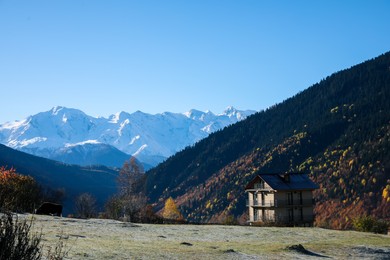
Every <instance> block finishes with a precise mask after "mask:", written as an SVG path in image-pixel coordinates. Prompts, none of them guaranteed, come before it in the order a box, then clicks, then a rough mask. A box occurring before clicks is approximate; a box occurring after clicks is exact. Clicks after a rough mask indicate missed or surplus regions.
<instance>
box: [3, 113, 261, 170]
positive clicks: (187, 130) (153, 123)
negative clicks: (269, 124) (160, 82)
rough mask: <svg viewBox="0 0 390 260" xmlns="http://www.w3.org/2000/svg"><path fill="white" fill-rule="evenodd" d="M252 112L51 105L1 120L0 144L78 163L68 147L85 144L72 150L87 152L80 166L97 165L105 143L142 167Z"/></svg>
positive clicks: (114, 160)
mask: <svg viewBox="0 0 390 260" xmlns="http://www.w3.org/2000/svg"><path fill="white" fill-rule="evenodd" d="M254 112H255V111H252V110H245V111H240V110H237V109H235V108H233V107H228V108H227V109H226V110H225V111H224V112H223V113H221V114H214V113H212V112H210V111H206V112H201V111H199V110H195V109H192V110H190V111H188V112H186V113H172V112H164V113H160V114H155V115H152V114H147V113H144V112H141V111H136V112H134V113H131V114H130V113H127V112H124V111H122V112H118V113H116V114H113V115H110V116H109V117H107V118H104V117H92V116H89V115H87V114H85V113H84V112H83V111H81V110H78V109H74V108H66V107H62V106H56V107H53V108H52V109H51V110H49V111H45V112H40V113H38V114H35V115H32V116H29V117H27V118H26V119H24V120H20V121H13V122H7V123H4V124H1V125H0V143H2V144H5V145H7V146H9V147H11V148H14V149H18V150H21V151H24V152H27V153H31V154H34V155H37V156H41V157H45V158H49V159H55V160H60V161H63V162H67V163H82V162H80V160H76V159H75V160H71V158H76V157H77V156H76V155H73V156H68V155H69V153H73V151H74V149H73V150H72V149H70V147H72V146H76V145H78V146H82V145H85V146H86V144H88V147H90V148H91V149H92V150H90V151H86V153H85V154H80V152H81V151H82V149H79V151H78V154H79V155H80V156H81V157H85V156H86V154H89V155H90V158H88V159H86V160H85V162H84V163H83V164H81V165H89V164H91V163H96V164H98V163H99V160H98V158H101V157H102V156H103V155H102V154H101V153H100V152H99V151H101V150H104V148H105V147H106V145H110V146H112V149H111V150H112V151H114V150H115V149H117V150H119V151H120V152H122V153H124V154H127V155H128V157H130V156H136V157H137V158H138V159H139V160H140V161H142V162H143V163H145V164H146V165H148V164H149V165H150V166H149V167H147V168H150V167H151V166H154V165H156V164H158V163H159V162H161V161H163V160H165V159H166V158H167V157H169V156H171V155H173V154H174V153H176V152H177V151H179V150H181V149H184V148H185V147H186V146H188V145H192V144H194V143H195V142H197V141H199V140H201V139H202V138H204V137H206V136H208V135H209V134H210V133H212V132H214V131H217V130H219V129H221V128H223V127H225V126H228V125H230V124H233V123H235V122H237V121H239V120H242V119H244V118H246V117H247V116H248V115H251V114H253V113H254ZM85 150H86V149H85ZM93 150H94V151H97V152H98V155H96V158H91V156H92V157H93V155H92V154H93V153H92V151H93ZM61 152H62V153H61ZM106 154H107V153H106ZM114 154H116V156H114ZM80 156H79V158H80ZM111 157H112V160H111V161H110V162H109V165H110V166H112V165H113V164H115V166H117V167H121V166H122V164H123V162H122V164H121V163H120V162H121V161H122V158H123V154H119V153H118V152H116V153H113V154H112V155H111ZM114 157H115V158H114Z"/></svg>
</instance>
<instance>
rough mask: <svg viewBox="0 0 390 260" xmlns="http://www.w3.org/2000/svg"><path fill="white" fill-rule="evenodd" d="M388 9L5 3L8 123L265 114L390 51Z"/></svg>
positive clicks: (346, 4)
mask: <svg viewBox="0 0 390 260" xmlns="http://www.w3.org/2000/svg"><path fill="white" fill-rule="evenodd" d="M389 13H390V1H380V0H377V1H336V0H335V1H328V0H327V1H325V0H324V1H300V0H298V1H261V0H255V1H250V0H244V1H229V0H220V1H217V0H207V1H206V0H204V1H203V0H186V1H163V0H156V1H150V0H142V1H131V0H126V1H120V0H113V1H108V0H107V1H98V0H90V1H85V0H66V1H65V0H62V1H61V0H56V1H53V0H49V1H40V0H36V1H34V0H26V1H20V0H0V90H1V92H0V93H1V102H0V123H3V122H6V121H12V120H16V119H23V118H25V117H27V116H29V115H32V114H35V113H38V112H42V111H47V110H49V109H51V108H52V107H53V106H57V105H61V106H67V107H71V108H78V109H81V110H83V111H84V112H86V113H87V114H89V115H93V116H108V115H109V114H113V113H115V112H119V111H127V112H134V111H136V110H141V111H144V112H147V113H152V114H155V113H161V112H164V111H171V112H185V111H187V110H189V109H191V108H196V109H199V110H203V111H205V110H211V111H213V112H214V113H220V112H222V111H223V110H224V109H225V108H226V107H227V106H230V105H232V106H234V107H236V108H238V109H254V110H261V109H265V108H267V107H269V106H271V105H273V104H275V103H279V102H281V101H283V100H284V99H286V98H288V97H291V96H293V95H294V94H296V93H298V92H299V91H302V90H304V89H306V88H308V87H309V86H311V85H312V84H314V83H316V82H318V81H320V80H321V79H323V78H324V77H326V76H328V75H330V74H332V73H333V72H336V71H338V70H341V69H345V68H348V67H351V66H353V65H355V64H357V63H360V62H363V61H365V60H367V59H371V58H374V57H376V56H378V55H380V54H382V53H384V52H387V51H389V50H390V15H389Z"/></svg>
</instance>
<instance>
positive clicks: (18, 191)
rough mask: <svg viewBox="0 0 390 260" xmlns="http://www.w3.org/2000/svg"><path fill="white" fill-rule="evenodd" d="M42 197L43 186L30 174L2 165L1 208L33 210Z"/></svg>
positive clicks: (18, 210)
mask: <svg viewBox="0 0 390 260" xmlns="http://www.w3.org/2000/svg"><path fill="white" fill-rule="evenodd" d="M40 198H41V188H40V186H39V185H38V184H37V182H36V181H35V180H34V179H33V178H32V177H30V176H23V175H20V174H17V173H16V170H15V169H12V168H11V169H9V170H8V169H6V168H5V167H0V210H9V211H14V212H33V210H34V206H37V205H38V204H39V202H40Z"/></svg>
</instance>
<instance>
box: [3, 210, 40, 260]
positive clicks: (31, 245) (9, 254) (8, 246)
mask: <svg viewBox="0 0 390 260" xmlns="http://www.w3.org/2000/svg"><path fill="white" fill-rule="evenodd" d="M31 225H32V223H31V222H30V223H28V222H27V221H26V220H24V221H19V220H18V218H16V219H15V221H14V220H13V216H12V214H10V213H5V214H3V215H2V216H1V217H0V249H1V250H0V260H35V259H41V257H42V254H41V247H40V245H39V244H40V242H41V238H42V236H41V235H40V234H31V232H30V228H31Z"/></svg>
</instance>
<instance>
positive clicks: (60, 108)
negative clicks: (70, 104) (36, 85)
mask: <svg viewBox="0 0 390 260" xmlns="http://www.w3.org/2000/svg"><path fill="white" fill-rule="evenodd" d="M63 109H64V107H62V106H55V107H53V108H52V109H51V110H50V111H51V114H52V115H58V113H59V112H60V111H61V110H63Z"/></svg>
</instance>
